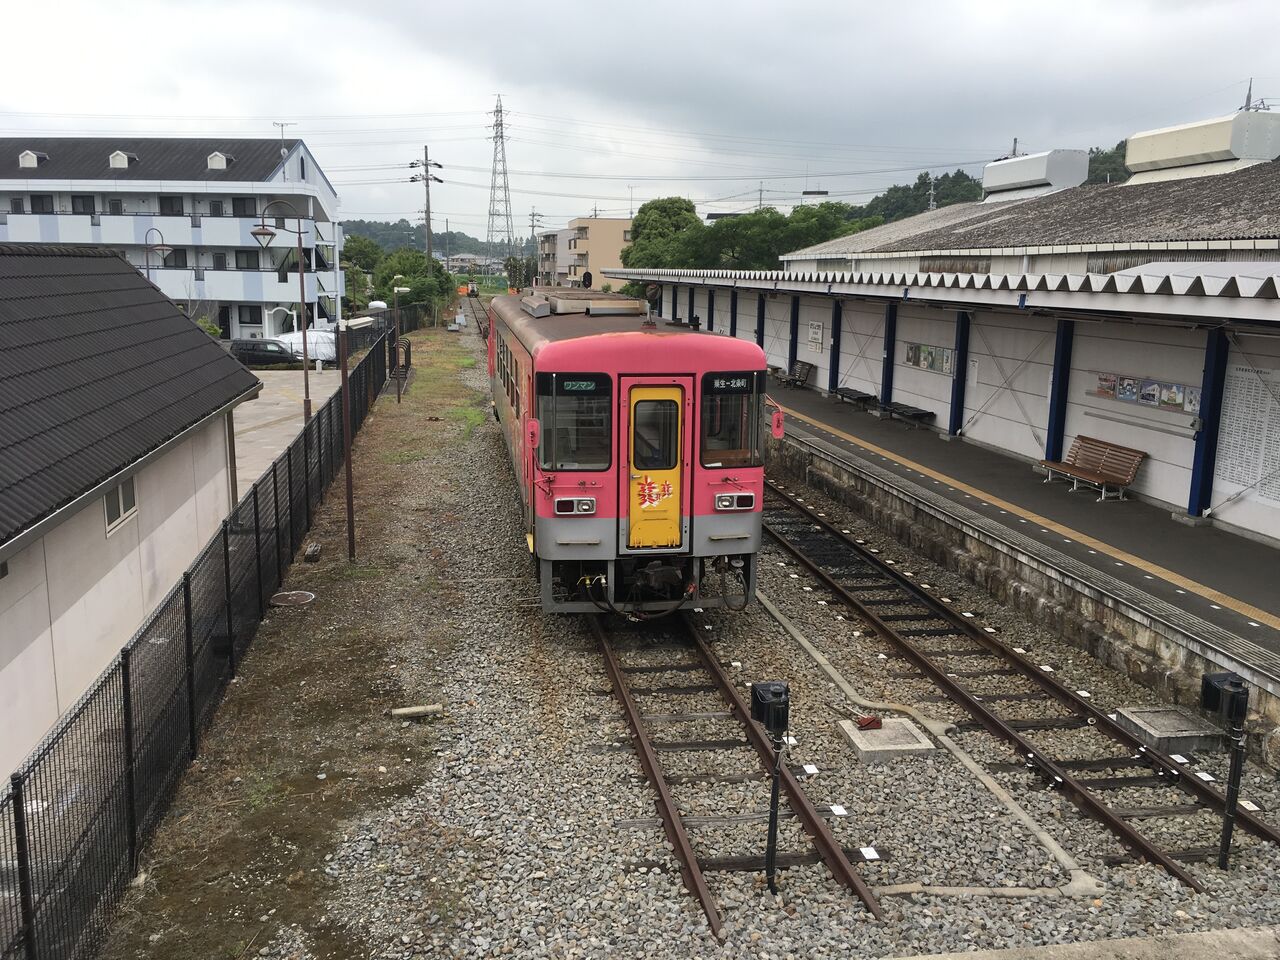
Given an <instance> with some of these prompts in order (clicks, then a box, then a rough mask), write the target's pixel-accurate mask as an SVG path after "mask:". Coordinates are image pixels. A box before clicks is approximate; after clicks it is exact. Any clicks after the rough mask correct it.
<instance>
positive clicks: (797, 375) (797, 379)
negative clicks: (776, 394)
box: [778, 360, 814, 387]
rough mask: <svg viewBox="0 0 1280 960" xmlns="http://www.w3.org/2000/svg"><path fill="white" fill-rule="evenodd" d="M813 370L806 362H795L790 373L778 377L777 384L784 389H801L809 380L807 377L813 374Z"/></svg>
mask: <svg viewBox="0 0 1280 960" xmlns="http://www.w3.org/2000/svg"><path fill="white" fill-rule="evenodd" d="M813 369H814V368H813V364H812V363H810V362H809V361H808V360H797V361H796V365H795V366H794V367H792V368H791V372H790V373H786V374H781V375H779V377H778V382H779V383H781V384H782V385H783V386H784V387H803V386H805V385H806V383H807V381H808V380H809V375H810V374H811V373H813Z"/></svg>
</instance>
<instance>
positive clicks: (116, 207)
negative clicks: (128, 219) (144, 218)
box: [107, 199, 124, 217]
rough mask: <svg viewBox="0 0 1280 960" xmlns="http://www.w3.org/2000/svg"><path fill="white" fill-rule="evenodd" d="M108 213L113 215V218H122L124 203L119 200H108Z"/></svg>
mask: <svg viewBox="0 0 1280 960" xmlns="http://www.w3.org/2000/svg"><path fill="white" fill-rule="evenodd" d="M107 213H109V214H111V216H113V217H118V216H121V215H122V214H123V213H124V201H123V200H118V199H117V200H108V201H107Z"/></svg>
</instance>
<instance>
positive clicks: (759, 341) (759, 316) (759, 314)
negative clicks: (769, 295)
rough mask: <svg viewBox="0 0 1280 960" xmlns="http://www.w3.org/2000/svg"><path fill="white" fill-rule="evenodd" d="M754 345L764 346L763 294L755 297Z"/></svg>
mask: <svg viewBox="0 0 1280 960" xmlns="http://www.w3.org/2000/svg"><path fill="white" fill-rule="evenodd" d="M756 346H758V347H760V348H761V349H763V348H764V294H763V293H762V294H760V296H759V297H758V298H757V299H756Z"/></svg>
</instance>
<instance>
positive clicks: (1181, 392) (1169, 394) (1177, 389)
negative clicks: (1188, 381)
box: [1160, 383, 1186, 410]
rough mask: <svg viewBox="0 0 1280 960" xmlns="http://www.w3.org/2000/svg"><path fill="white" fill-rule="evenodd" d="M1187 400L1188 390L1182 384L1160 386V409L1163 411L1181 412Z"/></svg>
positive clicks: (1163, 384)
mask: <svg viewBox="0 0 1280 960" xmlns="http://www.w3.org/2000/svg"><path fill="white" fill-rule="evenodd" d="M1185 400H1186V388H1185V387H1184V386H1183V385H1182V384H1180V383H1162V384H1160V408H1161V409H1162V410H1181V409H1182V404H1183V402H1184V401H1185Z"/></svg>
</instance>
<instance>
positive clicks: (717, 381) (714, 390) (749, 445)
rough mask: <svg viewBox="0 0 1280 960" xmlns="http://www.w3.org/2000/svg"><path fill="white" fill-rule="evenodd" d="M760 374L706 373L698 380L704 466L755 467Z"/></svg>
mask: <svg viewBox="0 0 1280 960" xmlns="http://www.w3.org/2000/svg"><path fill="white" fill-rule="evenodd" d="M763 396H764V374H763V373H760V372H759V371H746V372H743V373H708V374H704V375H703V377H702V444H701V458H702V465H703V466H704V467H758V466H761V465H762V464H763V463H764V459H763V457H762V456H761V449H760V447H761V436H760V428H761V423H762V419H763V417H762V408H761V402H762V399H763Z"/></svg>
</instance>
